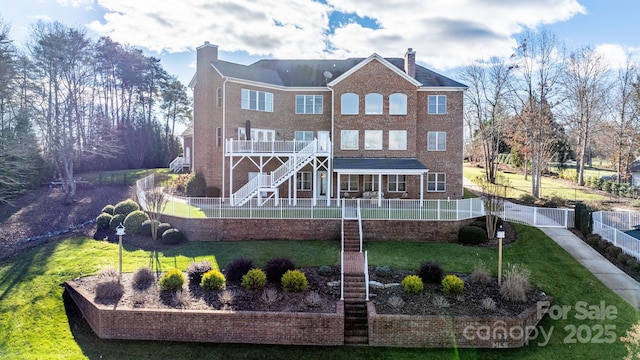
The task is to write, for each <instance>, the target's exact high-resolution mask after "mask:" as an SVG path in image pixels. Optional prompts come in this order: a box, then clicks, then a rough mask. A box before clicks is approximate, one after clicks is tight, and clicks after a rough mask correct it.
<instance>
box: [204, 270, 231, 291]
mask: <svg viewBox="0 0 640 360" xmlns="http://www.w3.org/2000/svg"><path fill="white" fill-rule="evenodd" d="M225 281H226V279H225V277H224V275H223V274H222V273H221V272H220V271H219V270H209V271H207V272H206V273H204V275H202V281H200V286H202V288H203V289H205V290H220V289H222V287H223V286H224V283H225Z"/></svg>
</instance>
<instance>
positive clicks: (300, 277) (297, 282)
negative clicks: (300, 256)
mask: <svg viewBox="0 0 640 360" xmlns="http://www.w3.org/2000/svg"><path fill="white" fill-rule="evenodd" d="M281 283H282V289H283V290H284V291H287V292H303V291H306V290H307V288H308V287H309V282H308V281H307V276H306V275H305V274H304V273H303V272H302V271H300V270H289V271H287V272H286V273H284V275H282V280H281Z"/></svg>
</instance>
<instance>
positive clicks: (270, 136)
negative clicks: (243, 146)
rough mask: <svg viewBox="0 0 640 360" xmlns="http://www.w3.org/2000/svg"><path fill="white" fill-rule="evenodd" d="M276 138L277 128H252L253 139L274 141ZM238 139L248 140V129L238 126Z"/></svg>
mask: <svg viewBox="0 0 640 360" xmlns="http://www.w3.org/2000/svg"><path fill="white" fill-rule="evenodd" d="M275 138H276V131H275V130H267V129H251V141H273V140H275ZM238 140H247V133H246V129H245V128H243V127H240V128H238Z"/></svg>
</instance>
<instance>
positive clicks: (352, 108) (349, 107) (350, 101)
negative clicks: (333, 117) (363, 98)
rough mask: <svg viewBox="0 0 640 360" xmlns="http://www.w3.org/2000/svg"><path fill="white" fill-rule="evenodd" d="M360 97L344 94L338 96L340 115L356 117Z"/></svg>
mask: <svg viewBox="0 0 640 360" xmlns="http://www.w3.org/2000/svg"><path fill="white" fill-rule="evenodd" d="M359 103H360V97H359V96H358V94H354V93H346V94H342V96H340V113H341V114H342V115H358V113H359V109H358V108H359Z"/></svg>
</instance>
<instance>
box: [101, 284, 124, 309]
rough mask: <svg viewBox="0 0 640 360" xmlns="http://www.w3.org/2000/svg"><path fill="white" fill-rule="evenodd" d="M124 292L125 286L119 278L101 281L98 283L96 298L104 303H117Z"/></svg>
mask: <svg viewBox="0 0 640 360" xmlns="http://www.w3.org/2000/svg"><path fill="white" fill-rule="evenodd" d="M123 294H124V287H123V286H122V284H121V283H120V282H119V281H118V280H117V279H115V280H113V279H112V280H107V281H101V282H99V283H98V284H96V299H98V300H99V301H100V302H102V303H108V304H113V303H117V302H118V301H119V300H120V298H121V297H122V295H123Z"/></svg>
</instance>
